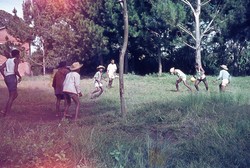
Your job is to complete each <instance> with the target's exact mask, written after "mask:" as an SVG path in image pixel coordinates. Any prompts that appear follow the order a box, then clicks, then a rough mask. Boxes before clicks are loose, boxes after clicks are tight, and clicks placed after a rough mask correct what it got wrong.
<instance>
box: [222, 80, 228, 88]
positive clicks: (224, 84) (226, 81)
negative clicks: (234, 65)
mask: <svg viewBox="0 0 250 168" xmlns="http://www.w3.org/2000/svg"><path fill="white" fill-rule="evenodd" d="M228 83H229V80H228V79H223V80H222V81H221V85H222V86H227V84H228Z"/></svg>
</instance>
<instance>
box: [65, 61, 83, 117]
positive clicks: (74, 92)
mask: <svg viewBox="0 0 250 168" xmlns="http://www.w3.org/2000/svg"><path fill="white" fill-rule="evenodd" d="M81 67H82V64H80V63H79V62H74V63H73V64H72V65H71V66H70V68H69V69H70V70H71V72H69V73H68V74H67V75H66V78H65V80H64V82H63V93H64V97H65V100H66V102H67V104H66V107H65V110H64V118H65V117H71V115H69V114H68V110H69V106H70V105H71V99H73V101H74V102H75V104H76V110H75V120H76V119H77V116H78V113H79V108H80V100H79V97H82V93H81V90H80V74H79V72H80V68H81Z"/></svg>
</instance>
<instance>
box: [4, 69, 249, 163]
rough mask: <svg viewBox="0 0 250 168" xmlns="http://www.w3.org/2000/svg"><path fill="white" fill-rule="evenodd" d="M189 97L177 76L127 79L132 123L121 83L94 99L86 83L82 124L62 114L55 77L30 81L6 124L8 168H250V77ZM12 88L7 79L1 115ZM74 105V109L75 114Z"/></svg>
mask: <svg viewBox="0 0 250 168" xmlns="http://www.w3.org/2000/svg"><path fill="white" fill-rule="evenodd" d="M207 78H208V82H209V91H208V92H207V91H205V87H204V85H203V83H201V84H200V85H199V87H200V91H199V92H196V91H195V88H194V86H193V84H192V83H191V82H190V81H189V84H190V85H192V89H193V92H189V91H188V90H187V88H186V87H185V86H184V85H183V84H182V83H181V84H180V92H175V80H176V77H175V76H170V75H168V74H163V76H162V77H158V76H157V75H147V76H136V75H131V74H128V75H125V99H126V107H127V117H126V118H125V119H122V118H121V114H120V104H119V102H120V101H119V85H118V80H117V79H116V80H115V81H114V87H113V88H111V89H106V88H105V91H104V93H103V95H102V96H101V97H100V98H97V99H90V95H89V94H90V92H91V91H92V90H93V89H94V88H93V80H92V79H90V78H83V79H82V80H81V86H82V87H81V88H82V90H83V94H84V95H83V97H82V98H81V109H80V115H79V119H78V120H77V122H73V120H71V119H67V120H65V119H64V120H61V119H60V118H58V117H56V115H55V96H54V94H53V88H52V87H51V79H50V76H45V77H43V76H39V77H32V78H25V79H24V80H23V81H22V82H21V83H20V84H19V86H18V87H19V96H18V98H17V100H16V101H15V103H14V105H13V108H12V112H11V113H10V114H8V115H7V116H6V117H5V118H2V117H1V118H0V134H1V136H0V141H1V143H0V167H1V168H168V167H169V168H175V167H176V168H187V167H188V168H215V167H216V168H236V167H237V168H245V167H250V160H249V158H250V112H249V111H250V110H249V109H250V85H249V83H250V77H235V78H233V79H232V82H231V84H230V85H229V86H228V88H227V90H226V92H225V93H219V91H218V84H219V83H215V84H214V83H212V80H214V79H215V78H216V77H212V76H208V77H207ZM6 100H7V89H6V86H5V84H4V82H3V81H2V80H0V109H2V108H4V105H5V103H6ZM74 108H75V106H74V104H72V106H71V108H70V111H71V113H72V114H74Z"/></svg>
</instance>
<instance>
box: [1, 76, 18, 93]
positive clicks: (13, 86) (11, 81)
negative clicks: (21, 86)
mask: <svg viewBox="0 0 250 168" xmlns="http://www.w3.org/2000/svg"><path fill="white" fill-rule="evenodd" d="M4 81H5V83H6V85H7V88H8V90H9V92H16V91H17V77H16V75H14V74H13V75H8V76H5V79H4Z"/></svg>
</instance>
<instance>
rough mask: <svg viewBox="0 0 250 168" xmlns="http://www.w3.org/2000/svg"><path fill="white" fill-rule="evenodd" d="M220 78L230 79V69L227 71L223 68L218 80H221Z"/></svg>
mask: <svg viewBox="0 0 250 168" xmlns="http://www.w3.org/2000/svg"><path fill="white" fill-rule="evenodd" d="M219 79H222V80H223V79H228V80H230V74H229V73H228V71H226V70H224V69H223V70H221V71H220V74H219V76H218V77H217V80H219Z"/></svg>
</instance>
